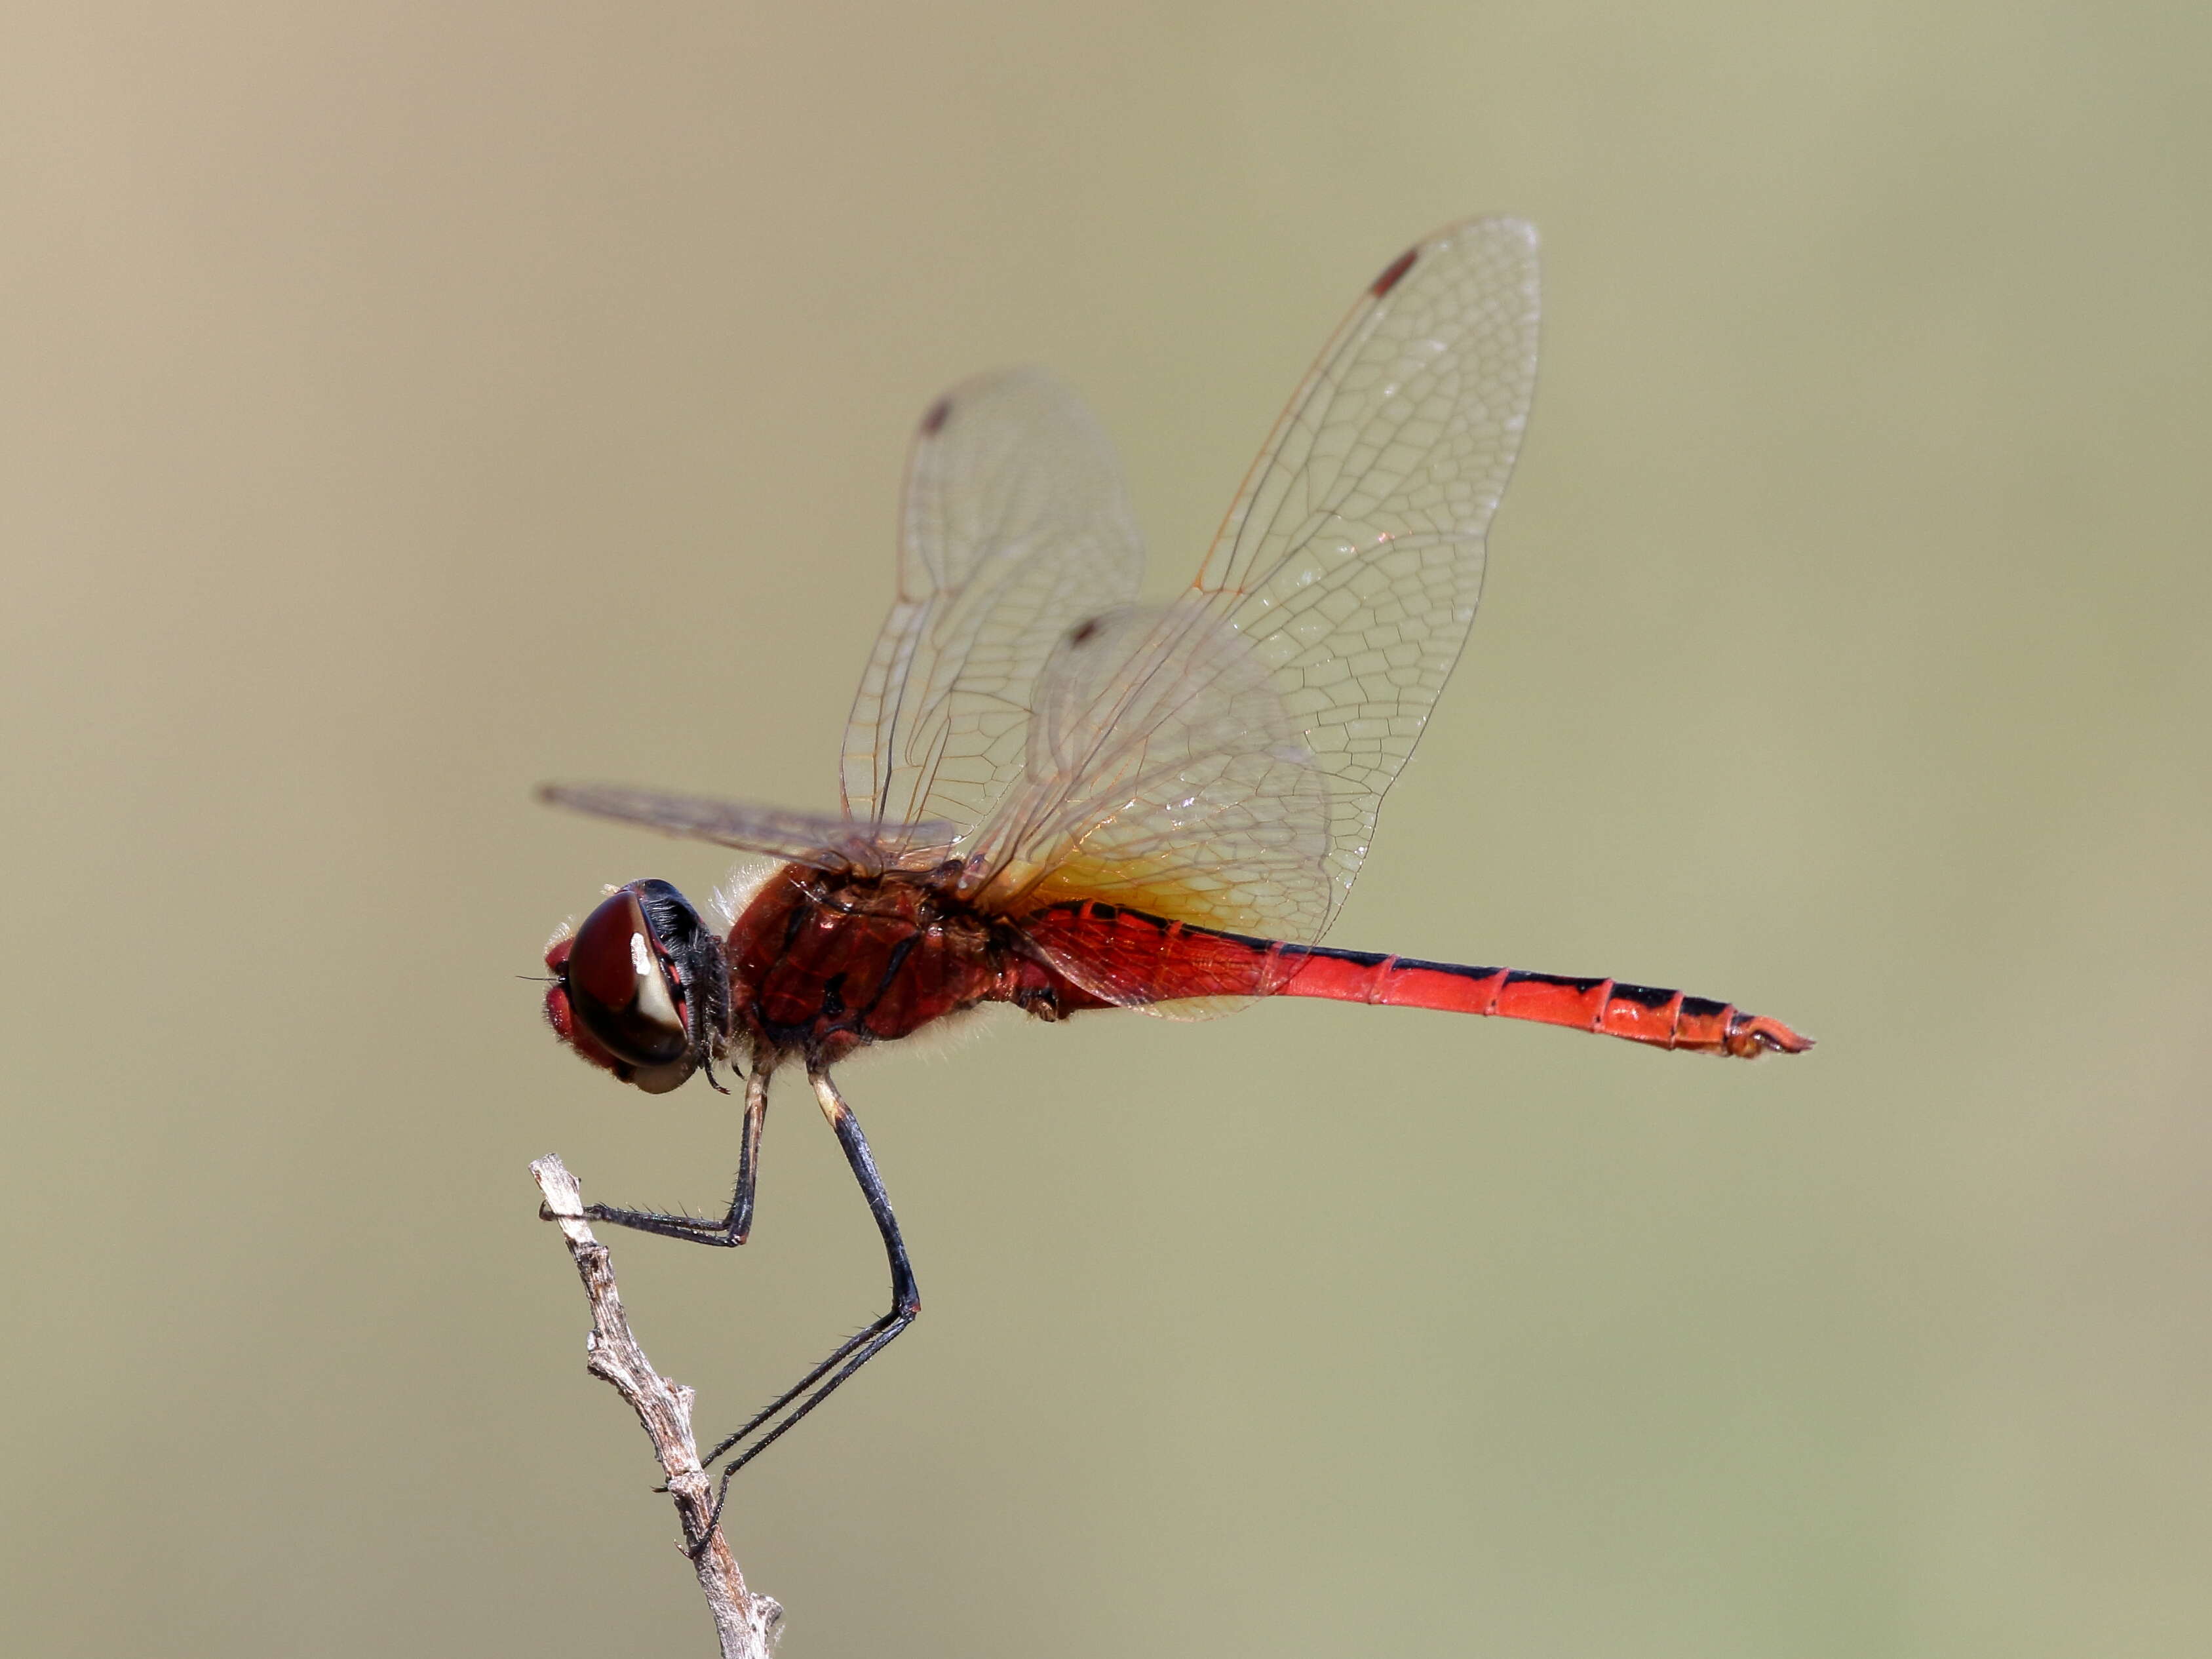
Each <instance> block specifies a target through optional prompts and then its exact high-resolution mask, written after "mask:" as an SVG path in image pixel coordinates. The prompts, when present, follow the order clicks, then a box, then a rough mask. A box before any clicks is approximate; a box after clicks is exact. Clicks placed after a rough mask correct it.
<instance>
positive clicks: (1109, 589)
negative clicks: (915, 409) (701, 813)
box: [843, 369, 1144, 845]
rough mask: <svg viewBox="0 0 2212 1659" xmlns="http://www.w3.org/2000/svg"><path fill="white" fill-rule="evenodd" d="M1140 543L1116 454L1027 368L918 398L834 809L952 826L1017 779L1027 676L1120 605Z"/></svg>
mask: <svg viewBox="0 0 2212 1659" xmlns="http://www.w3.org/2000/svg"><path fill="white" fill-rule="evenodd" d="M1143 572H1144V545H1143V543H1142V541H1141V540H1140V538H1139V536H1138V533H1137V530H1136V526H1135V521H1134V520H1133V516H1132V515H1131V513H1130V510H1129V505H1128V500H1127V489H1126V488H1125V486H1124V485H1123V483H1122V479H1121V466H1120V463H1119V462H1118V461H1117V460H1116V459H1115V455H1114V452H1113V449H1112V447H1111V446H1110V445H1109V443H1108V442H1107V441H1106V438H1105V435H1104V434H1103V432H1102V431H1101V430H1100V428H1099V427H1098V423H1097V420H1096V419H1095V418H1094V417H1093V416H1092V415H1091V411H1090V410H1088V409H1086V408H1085V407H1084V405H1083V404H1082V403H1081V402H1080V400H1079V399H1078V398H1076V397H1075V395H1074V394H1073V392H1069V391H1068V390H1067V389H1066V387H1065V386H1061V385H1060V382H1059V381H1057V380H1054V379H1053V378H1052V377H1051V376H1050V375H1048V374H1044V373H1043V372H1042V371H1041V370H1037V369H1013V370H1008V371H1005V372H1001V373H998V374H985V375H981V376H978V377H977V378H975V379H974V380H968V381H965V382H963V384H962V385H960V386H956V387H954V388H953V390H952V391H951V392H948V393H947V394H946V395H945V397H944V398H940V399H939V401H938V402H937V403H936V404H933V406H932V407H931V409H930V410H929V412H928V413H927V415H926V416H924V417H923V419H922V422H921V428H920V430H919V431H918V432H917V433H916V435H915V441H914V450H913V453H912V455H911V457H910V458H909V460H908V467H907V480H906V491H905V498H904V505H903V507H902V525H901V534H900V542H899V569H898V583H899V586H898V597H897V599H896V603H895V604H894V605H892V606H891V611H890V616H889V617H887V618H886V619H885V620H884V626H883V630H882V632H881V633H880V634H879V635H878V636H877V640H876V645H875V649H874V651H873V653H872V654H871V656H870V658H869V659H868V666H867V671H866V674H865V675H864V676H863V677H862V678H861V681H860V692H859V695H858V696H855V697H854V702H853V712H852V715H851V718H850V720H848V723H847V725H846V728H845V747H844V762H843V783H844V796H845V806H846V811H847V812H848V815H849V816H850V817H852V818H853V819H854V821H855V822H856V823H860V824H862V825H866V826H868V827H869V828H870V829H872V831H873V833H874V834H875V836H876V837H877V839H878V841H879V842H884V844H887V845H893V844H896V843H897V842H899V838H900V836H901V835H902V831H901V830H899V829H897V827H896V826H897V825H899V824H900V823H902V822H911V821H915V820H926V819H943V820H949V821H951V822H952V823H957V824H959V825H961V826H963V827H965V826H968V825H970V824H973V823H975V822H976V821H977V820H978V819H980V818H981V817H983V816H984V814H985V813H986V812H987V811H989V810H990V808H991V806H992V805H993V803H994V801H996V800H997V799H999V798H1000V795H1001V794H1002V793H1004V792H1005V790H1006V787H1007V786H1008V784H1009V783H1010V782H1011V781H1012V780H1013V779H1014V778H1015V776H1016V775H1018V773H1019V772H1020V770H1021V767H1022V757H1023V752H1024V744H1025V740H1026V732H1027V727H1028V723H1029V720H1030V707H1031V703H1032V701H1033V696H1034V690H1035V686H1036V678H1037V675H1038V672H1039V671H1040V670H1041V669H1042V667H1043V665H1044V663H1045V659H1046V658H1047V657H1048V655H1049V654H1050V653H1051V651H1052V649H1053V647H1054V645H1055V644H1056V643H1057V642H1058V641H1059V640H1060V636H1061V635H1064V634H1065V633H1066V631H1067V629H1068V628H1069V627H1070V626H1071V625H1072V624H1073V623H1076V622H1077V621H1079V619H1081V618H1082V617H1086V616H1090V615H1092V614H1094V613H1096V612H1097V611H1103V610H1105V609H1108V608H1109V607H1110V606H1113V605H1119V604H1121V603H1124V602H1125V601H1127V599H1129V598H1131V597H1132V596H1133V594H1134V593H1135V592H1136V589H1137V584H1138V582H1139V580H1140V579H1141V577H1142V575H1143Z"/></svg>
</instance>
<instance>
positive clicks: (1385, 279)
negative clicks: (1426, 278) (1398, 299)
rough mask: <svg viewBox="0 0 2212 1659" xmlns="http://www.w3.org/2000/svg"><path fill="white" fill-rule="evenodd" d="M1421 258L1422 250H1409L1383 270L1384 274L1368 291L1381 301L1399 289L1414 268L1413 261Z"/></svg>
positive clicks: (1410, 248)
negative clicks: (1392, 291) (1407, 274)
mask: <svg viewBox="0 0 2212 1659" xmlns="http://www.w3.org/2000/svg"><path fill="white" fill-rule="evenodd" d="M1420 257H1421V250H1420V249H1419V248H1417V247H1409V248H1407V250H1406V251H1405V252H1403V253H1401V254H1400V255H1399V256H1398V257H1397V258H1395V259H1393V260H1391V261H1390V263H1389V264H1388V265H1386V266H1385V267H1384V268H1383V274H1382V275H1381V276H1377V277H1376V279H1375V281H1374V282H1373V283H1372V284H1370V286H1369V288H1368V290H1367V291H1368V292H1369V293H1370V294H1371V295H1374V296H1375V297H1376V299H1378V300H1379V299H1381V298H1382V297H1383V295H1386V294H1388V293H1389V291H1390V290H1391V289H1394V288H1395V287H1397V286H1398V284H1399V283H1401V281H1403V280H1404V279H1405V275H1406V273H1407V271H1409V270H1412V269H1413V261H1414V260H1416V259H1418V258H1420Z"/></svg>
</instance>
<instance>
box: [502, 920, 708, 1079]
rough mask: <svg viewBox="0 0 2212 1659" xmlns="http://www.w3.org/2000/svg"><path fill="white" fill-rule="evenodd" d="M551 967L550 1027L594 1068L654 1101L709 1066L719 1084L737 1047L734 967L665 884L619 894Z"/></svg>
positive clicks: (560, 946) (557, 946) (548, 955)
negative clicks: (720, 1068) (722, 1062)
mask: <svg viewBox="0 0 2212 1659" xmlns="http://www.w3.org/2000/svg"><path fill="white" fill-rule="evenodd" d="M545 965H546V967H548V968H549V969H551V970H552V972H553V975H554V980H553V983H552V984H550V985H549V986H548V987H546V988H545V1019H546V1023H547V1024H550V1025H551V1026H552V1028H553V1030H554V1032H555V1034H556V1036H559V1037H560V1039H561V1041H562V1042H565V1043H567V1044H568V1046H569V1047H570V1048H574V1050H575V1051H576V1052H577V1053H578V1054H581V1055H582V1056H583V1057H584V1058H585V1059H586V1060H590V1061H591V1062H592V1065H594V1066H604V1067H605V1068H606V1069H607V1070H608V1071H610V1072H612V1073H614V1074H615V1075H616V1076H617V1077H618V1078H620V1079H622V1080H623V1082H624V1083H634V1084H635V1085H637V1086H638V1087H639V1088H641V1089H642V1090H644V1091H646V1092H647V1094H652V1095H662V1094H666V1093H667V1092H668V1091H670V1090H671V1089H673V1088H675V1087H676V1086H677V1085H679V1084H681V1083H683V1082H684V1081H685V1080H686V1079H689V1078H690V1075H691V1073H694V1072H696V1071H698V1070H700V1069H701V1068H702V1067H703V1068H705V1070H706V1073H707V1080H708V1082H709V1083H714V1059H715V1056H716V1055H718V1054H720V1053H721V1052H722V1051H723V1050H724V1049H725V1048H726V1047H727V1046H728V1043H729V1040H730V1030H731V1022H730V970H729V966H728V964H727V963H726V961H725V959H724V957H723V955H722V942H721V940H720V939H716V938H715V937H714V934H713V933H709V932H708V929H707V925H706V924H705V923H704V922H702V921H700V920H699V913H698V912H697V911H696V910H695V909H693V908H691V905H690V901H689V900H687V899H686V898H685V897H684V895H683V894H681V893H679V892H678V891H677V890H675V889H674V888H673V887H671V886H670V885H669V884H667V883H666V882H665V881H634V882H631V883H630V884H629V885H628V886H626V887H620V888H617V889H616V890H615V891H613V892H612V893H610V894H609V895H608V896H606V898H605V900H604V901H603V902H601V903H600V905H599V908H598V909H596V910H594V911H592V914H591V915H588V916H586V917H585V918H584V925H583V926H582V927H579V928H577V929H576V930H575V932H574V933H562V935H561V936H560V937H559V938H557V939H555V940H554V941H553V943H552V944H551V945H550V946H549V947H548V948H547V950H546V952H545ZM714 1086H715V1087H717V1088H720V1086H721V1085H720V1084H718V1083H717V1084H715V1085H714Z"/></svg>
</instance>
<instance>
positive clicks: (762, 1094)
mask: <svg viewBox="0 0 2212 1659" xmlns="http://www.w3.org/2000/svg"><path fill="white" fill-rule="evenodd" d="M767 1120H768V1068H767V1067H766V1066H755V1067H754V1068H753V1074H752V1076H751V1077H750V1078H748V1079H746V1080H745V1137H744V1144H743V1145H742V1146H739V1147H738V1186H737V1190H736V1191H735V1192H733V1193H732V1194H730V1212H729V1214H727V1215H726V1216H724V1217H723V1218H721V1219H720V1221H709V1220H708V1219H707V1218H705V1217H704V1216H696V1215H670V1214H668V1213H667V1212H665V1211H661V1210H624V1209H621V1208H618V1207H617V1206H614V1205H611V1204H586V1206H584V1215H585V1218H586V1219H587V1220H591V1221H604V1222H605V1223H607V1224H608V1225H610V1226H614V1227H635V1229H637V1231H640V1232H641V1233H659V1235H660V1236H661V1237H663V1238H682V1239H688V1240H690V1242H691V1243H694V1244H720V1245H724V1246H726V1247H729V1248H732V1249H734V1248H735V1247H736V1246H738V1245H739V1244H742V1243H744V1242H745V1236H746V1235H747V1234H748V1233H750V1232H751V1231H752V1230H753V1183H754V1182H755V1181H756V1180H757V1179H758V1177H759V1175H760V1143H761V1126H762V1125H763V1123H765V1122H766V1121H767ZM540 1213H542V1214H546V1215H547V1216H548V1218H550V1212H545V1211H542V1210H541V1212H540Z"/></svg>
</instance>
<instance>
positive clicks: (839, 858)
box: [538, 783, 954, 870]
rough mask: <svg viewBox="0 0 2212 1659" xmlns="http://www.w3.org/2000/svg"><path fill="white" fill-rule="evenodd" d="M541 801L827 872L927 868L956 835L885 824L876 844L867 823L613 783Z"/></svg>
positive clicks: (941, 828)
mask: <svg viewBox="0 0 2212 1659" xmlns="http://www.w3.org/2000/svg"><path fill="white" fill-rule="evenodd" d="M538 799H540V800H544V801H546V802H549V803H550V804H551V805H555V806H565V807H568V809H569V810H570V811H576V812H588V813H591V814H592V816H593V817H602V818H616V819H619V820H620V821H621V822H623V823H638V824H643V825H644V826H645V827H646V828H647V829H658V830H659V831H660V832H661V833H662V834H663V835H669V836H683V837H684V838H685V839H687V840H690V841H706V842H714V844H715V845H716V846H718V847H736V848H742V849H744V851H745V852H748V853H764V854H768V855H769V857H771V858H778V859H783V860H787V861H788V862H790V863H793V864H805V865H811V866H816V867H817V868H819V869H825V870H850V869H861V870H880V869H884V868H888V867H890V866H891V865H893V864H906V865H908V866H926V865H927V864H929V863H933V862H935V861H936V860H939V859H941V858H942V857H943V856H944V855H945V853H946V852H947V851H948V849H949V848H951V842H952V839H953V836H954V829H953V827H952V826H951V824H949V823H903V824H892V825H890V826H887V829H886V833H885V835H884V839H882V840H878V836H877V833H876V832H874V831H872V830H871V829H869V828H868V827H867V826H866V825H863V824H856V823H852V822H850V821H849V820H848V819H845V818H842V817H829V816H826V815H823V814H820V813H814V812H792V811H785V810H784V809H783V808H782V807H780V806H761V805H754V804H753V803H751V802H749V801H736V800H715V799H711V798H709V797H707V796H702V795H670V794H663V793H660V792H659V791H658V790H653V789H624V788H620V787H616V786H614V785H611V784H599V783H582V784H574V783H549V784H544V785H543V786H541V787H539V789H538Z"/></svg>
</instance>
